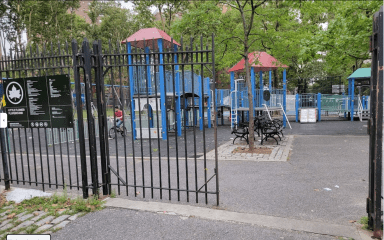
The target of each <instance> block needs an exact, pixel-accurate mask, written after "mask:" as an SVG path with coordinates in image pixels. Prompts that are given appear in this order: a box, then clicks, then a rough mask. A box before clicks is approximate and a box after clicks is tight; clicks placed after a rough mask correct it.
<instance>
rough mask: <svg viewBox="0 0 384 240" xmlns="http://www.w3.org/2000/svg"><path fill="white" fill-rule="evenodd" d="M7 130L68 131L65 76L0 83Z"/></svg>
mask: <svg viewBox="0 0 384 240" xmlns="http://www.w3.org/2000/svg"><path fill="white" fill-rule="evenodd" d="M3 89H4V90H5V91H4V96H5V98H4V99H5V106H4V109H5V113H7V115H8V127H9V128H51V127H52V128H72V127H73V120H72V119H73V118H72V114H73V112H72V98H71V88H70V79H69V76H68V75H55V76H44V77H30V78H17V79H6V80H3Z"/></svg>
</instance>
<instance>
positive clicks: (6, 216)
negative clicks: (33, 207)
mask: <svg viewBox="0 0 384 240" xmlns="http://www.w3.org/2000/svg"><path fill="white" fill-rule="evenodd" d="M13 208H14V207H13V206H12V205H10V206H7V207H5V208H3V209H7V211H5V212H3V213H1V214H0V232H2V234H0V239H6V236H7V234H51V233H52V232H54V231H57V230H59V229H61V228H64V227H65V226H66V225H67V224H68V223H70V222H71V221H74V220H76V219H77V218H78V217H80V216H83V215H85V213H83V212H80V213H76V214H74V215H71V213H72V212H71V211H58V212H57V213H56V215H55V216H47V213H46V212H44V211H34V212H32V213H29V212H27V211H25V212H22V213H19V214H18V215H15V214H14V213H12V210H13ZM20 230H21V231H20Z"/></svg>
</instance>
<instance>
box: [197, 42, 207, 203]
mask: <svg viewBox="0 0 384 240" xmlns="http://www.w3.org/2000/svg"><path fill="white" fill-rule="evenodd" d="M196 50H198V49H196ZM200 51H201V53H200V74H201V76H200V79H201V98H202V99H203V100H202V101H201V103H202V109H203V112H202V114H201V115H200V118H201V119H202V120H201V122H202V127H203V155H204V184H205V187H204V189H205V204H208V182H207V180H208V169H207V151H206V146H205V145H206V141H205V126H204V102H205V96H204V65H203V62H204V54H203V51H204V48H203V36H201V37H200ZM207 61H208V59H207ZM208 92H209V91H208Z"/></svg>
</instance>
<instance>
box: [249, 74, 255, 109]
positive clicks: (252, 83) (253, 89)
mask: <svg viewBox="0 0 384 240" xmlns="http://www.w3.org/2000/svg"><path fill="white" fill-rule="evenodd" d="M251 86H252V89H251V90H252V101H253V109H255V107H256V105H255V103H256V82H255V69H254V68H253V67H251ZM248 101H249V98H248ZM253 116H255V110H253Z"/></svg>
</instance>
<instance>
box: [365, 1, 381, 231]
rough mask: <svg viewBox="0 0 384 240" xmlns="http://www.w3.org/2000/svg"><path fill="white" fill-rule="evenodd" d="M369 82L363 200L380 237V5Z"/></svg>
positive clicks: (375, 15)
mask: <svg viewBox="0 0 384 240" xmlns="http://www.w3.org/2000/svg"><path fill="white" fill-rule="evenodd" d="M372 32H373V34H372V36H371V39H370V40H371V42H370V51H371V53H372V66H371V81H370V91H371V94H370V96H371V100H370V105H371V106H370V110H371V112H370V118H369V121H368V133H369V192H368V198H367V213H368V225H369V226H370V227H372V229H373V232H374V237H376V238H382V236H383V230H382V225H383V219H382V215H383V212H382V167H383V165H382V162H383V97H384V95H383V88H384V84H383V56H384V55H383V6H382V7H381V8H380V11H378V12H376V13H375V14H374V16H373V31H372Z"/></svg>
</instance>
